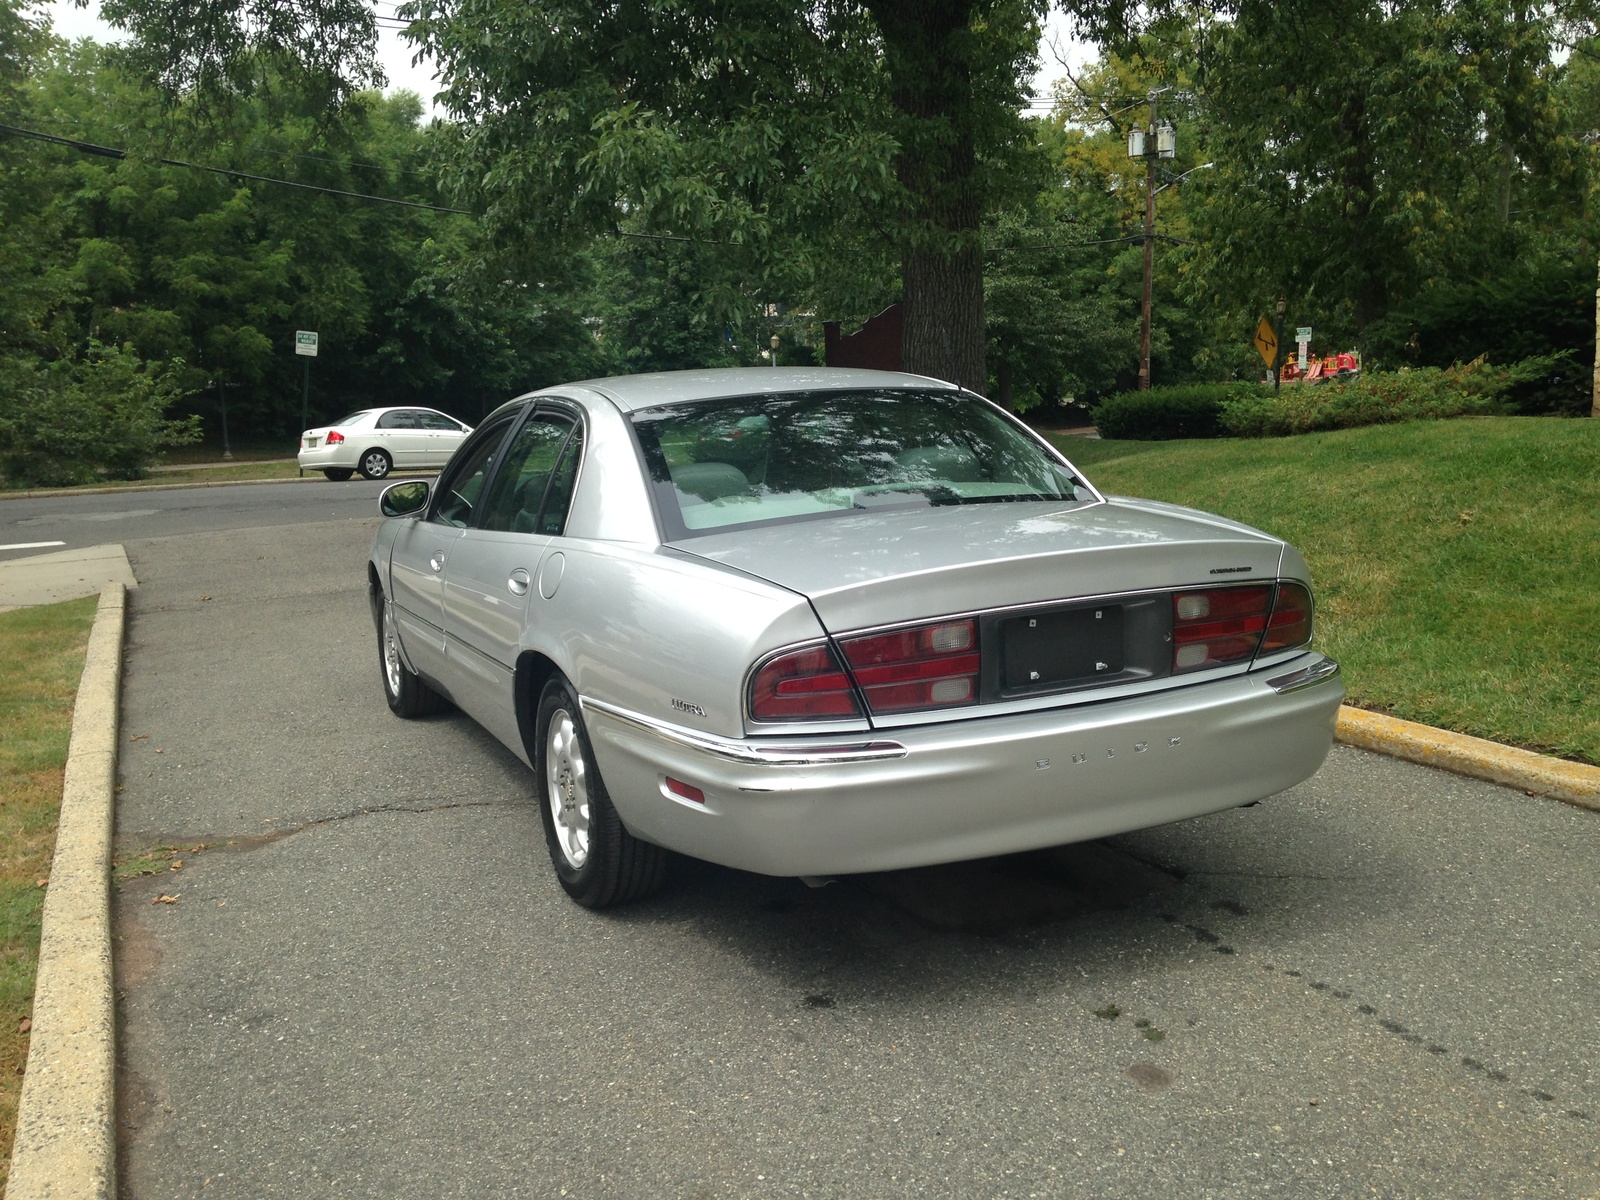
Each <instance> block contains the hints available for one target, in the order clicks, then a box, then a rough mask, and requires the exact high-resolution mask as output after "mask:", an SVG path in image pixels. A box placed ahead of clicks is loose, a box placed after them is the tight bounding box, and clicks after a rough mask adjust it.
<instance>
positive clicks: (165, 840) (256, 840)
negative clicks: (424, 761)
mask: <svg viewBox="0 0 1600 1200" xmlns="http://www.w3.org/2000/svg"><path fill="white" fill-rule="evenodd" d="M526 803H527V801H526V800H454V801H451V802H449V803H446V804H406V803H404V802H395V803H392V804H364V805H361V806H359V807H357V808H352V809H351V810H350V811H348V812H342V813H334V814H332V815H330V816H326V817H316V818H313V819H312V820H309V821H302V822H300V823H299V824H298V825H289V826H286V827H284V828H282V829H269V830H265V831H263V832H261V833H243V834H236V835H230V834H184V835H182V836H176V835H168V836H164V837H161V838H158V839H157V840H156V841H155V842H154V843H152V844H151V845H150V846H148V847H146V848H145V849H143V850H134V851H126V852H119V853H118V855H117V857H118V859H119V860H126V859H133V858H138V857H140V856H142V855H146V854H153V853H157V852H159V851H160V850H162V849H164V848H165V847H166V846H167V845H169V844H176V843H180V842H205V841H206V839H207V838H216V839H217V840H215V841H211V842H206V847H205V848H206V849H207V850H256V849H259V848H260V847H262V846H269V845H271V844H272V843H274V842H281V841H283V840H284V839H285V838H291V837H294V836H295V835H296V834H298V833H304V832H305V831H306V830H308V829H316V828H317V827H318V826H321V825H332V824H335V823H336V822H339V821H349V820H353V819H354V818H356V817H372V816H380V815H382V814H384V813H412V814H415V815H421V814H424V813H435V812H448V811H450V810H451V809H458V808H520V807H522V806H523V805H525V804H526ZM269 819H270V818H269Z"/></svg>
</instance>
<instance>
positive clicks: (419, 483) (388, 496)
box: [378, 479, 432, 517]
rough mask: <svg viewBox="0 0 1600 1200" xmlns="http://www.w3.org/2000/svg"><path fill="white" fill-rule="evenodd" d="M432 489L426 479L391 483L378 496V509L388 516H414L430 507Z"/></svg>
mask: <svg viewBox="0 0 1600 1200" xmlns="http://www.w3.org/2000/svg"><path fill="white" fill-rule="evenodd" d="M431 490H432V488H431V487H430V485H429V483H428V481H427V480H426V479H407V480H405V481H404V482H403V483H391V484H390V485H389V486H388V487H386V488H384V489H383V495H381V496H379V497H378V511H379V512H381V513H382V514H383V515H384V516H386V517H414V516H416V515H417V514H418V513H420V512H421V511H422V510H423V509H425V508H427V507H428V493H429V492H430V491H431Z"/></svg>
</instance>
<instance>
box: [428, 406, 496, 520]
mask: <svg viewBox="0 0 1600 1200" xmlns="http://www.w3.org/2000/svg"><path fill="white" fill-rule="evenodd" d="M515 416H516V414H515V413H512V414H509V415H507V416H505V417H502V418H501V419H500V420H498V421H495V422H494V423H493V424H491V425H485V426H484V427H483V428H482V429H480V430H478V434H477V436H475V437H473V439H472V440H471V441H469V442H467V443H466V444H465V447H464V450H463V452H459V453H457V455H456V457H455V458H452V459H451V460H450V464H449V465H448V466H447V467H445V470H444V474H443V475H441V476H439V492H438V496H439V498H438V500H437V501H435V502H434V506H433V518H432V519H433V520H435V521H438V522H440V523H441V524H444V525H457V526H462V527H465V526H467V525H470V524H472V514H473V512H474V510H475V507H476V505H477V503H478V500H479V497H480V496H481V495H482V493H483V483H484V480H485V479H487V478H488V476H489V472H490V470H491V469H492V468H493V467H494V460H495V453H496V452H497V451H498V450H499V449H500V443H501V442H503V441H504V440H505V435H506V430H507V429H508V428H509V427H510V425H511V422H512V420H513V419H514V418H515Z"/></svg>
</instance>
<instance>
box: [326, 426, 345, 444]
mask: <svg viewBox="0 0 1600 1200" xmlns="http://www.w3.org/2000/svg"><path fill="white" fill-rule="evenodd" d="M342 441H344V434H342V433H340V432H339V431H338V430H337V429H330V430H328V436H327V437H326V438H324V439H323V444H324V445H328V446H337V445H338V444H339V443H340V442H342Z"/></svg>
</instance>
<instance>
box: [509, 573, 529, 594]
mask: <svg viewBox="0 0 1600 1200" xmlns="http://www.w3.org/2000/svg"><path fill="white" fill-rule="evenodd" d="M530 582H532V577H531V576H529V574H528V573H527V572H526V571H524V570H523V569H522V568H521V567H518V568H517V569H516V570H515V571H513V572H511V578H510V579H507V580H506V587H508V588H510V589H511V594H512V595H513V596H526V595H527V594H528V584H529V583H530Z"/></svg>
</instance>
